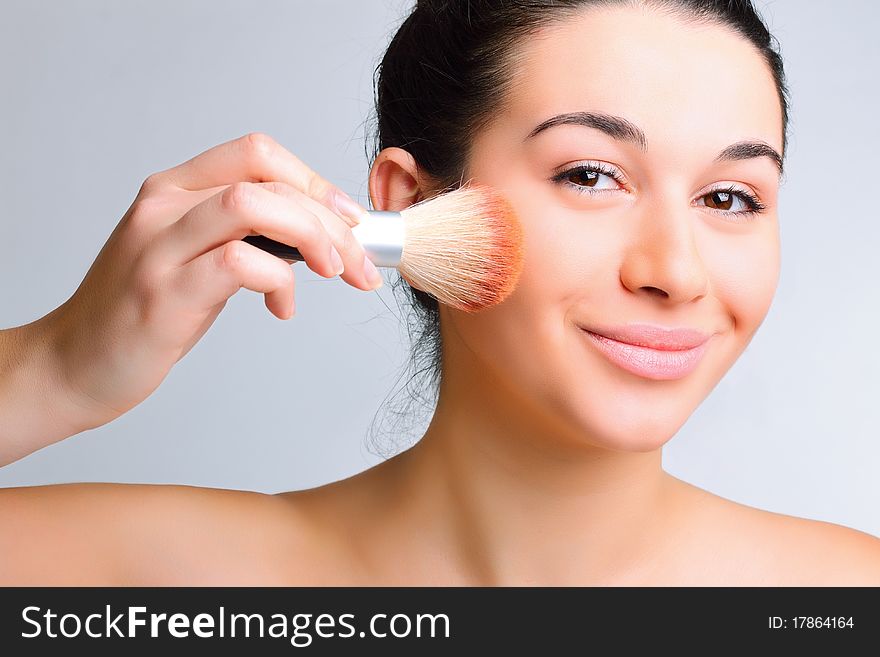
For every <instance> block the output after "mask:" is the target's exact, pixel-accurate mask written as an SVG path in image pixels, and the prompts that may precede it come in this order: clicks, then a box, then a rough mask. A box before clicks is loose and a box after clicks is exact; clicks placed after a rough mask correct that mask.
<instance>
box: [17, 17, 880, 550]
mask: <svg viewBox="0 0 880 657" xmlns="http://www.w3.org/2000/svg"><path fill="white" fill-rule="evenodd" d="M410 4H411V2H410V1H408V0H372V1H361V0H347V1H344V0H335V1H327V0H322V1H321V2H314V1H312V0H306V1H293V0H287V1H274V2H269V1H266V0H263V1H260V2H229V1H225V2H220V1H217V0H211V1H210V2H208V1H198V2H196V1H188V2H181V1H175V2H170V1H164V2H157V1H156V0H150V1H149V2H143V1H138V2H134V1H128V2H113V1H109V0H108V1H101V2H98V1H89V2H85V1H80V2H61V1H57V2H33V1H27V2H25V1H21V2H9V1H8V0H5V1H3V2H0V7H2V14H0V15H2V17H3V18H2V21H0V84H2V92H0V93H2V101H0V102H2V104H0V143H2V148H0V190H2V209H0V223H2V229H3V230H2V235H0V276H2V281H3V282H2V284H0V326H2V327H10V326H17V325H19V324H23V323H26V322H29V321H32V320H33V319H36V318H37V317H40V316H42V315H44V314H46V313H47V312H49V311H50V310H51V309H53V308H54V307H56V306H57V305H59V304H60V303H62V302H63V301H64V300H66V299H67V298H68V296H69V295H70V294H71V293H72V292H73V290H74V289H75V288H76V286H77V285H78V284H79V282H80V281H81V280H82V277H83V276H84V275H85V273H86V271H87V269H88V267H89V265H90V264H91V262H92V261H93V260H94V257H95V256H96V255H97V253H98V251H99V250H100V248H101V246H102V245H103V243H104V241H105V240H106V239H107V237H108V236H109V234H110V232H111V231H112V230H113V227H114V226H115V225H116V223H117V222H118V221H119V218H120V217H121V216H122V214H123V213H124V212H125V210H126V209H127V208H128V206H129V205H130V203H131V201H132V199H133V198H134V195H135V194H136V192H137V190H138V188H139V186H140V183H141V181H142V180H143V179H144V178H145V177H146V176H147V175H148V174H149V173H151V172H154V171H158V170H161V169H165V168H168V167H170V166H173V165H175V164H178V163H180V162H182V161H184V160H186V159H188V158H189V157H191V156H193V155H195V154H196V153H198V152H201V151H202V150H204V149H206V148H209V147H210V146H213V145H215V144H218V143H220V142H223V141H226V140H228V139H232V138H234V137H237V136H240V135H242V134H245V133H247V132H250V131H256V130H259V131H263V132H267V133H269V134H271V135H272V136H274V137H275V138H276V139H277V140H278V141H280V142H281V143H282V144H284V145H285V146H286V147H287V148H288V149H290V150H291V151H293V152H294V153H296V154H297V155H298V156H299V157H300V158H301V159H302V160H303V161H305V162H306V163H307V164H309V165H310V166H311V167H313V168H314V169H316V170H317V171H319V172H320V173H322V174H323V175H324V176H325V177H327V178H329V179H330V180H332V181H334V182H336V183H337V184H338V185H339V186H340V187H342V188H343V189H345V190H346V191H347V192H349V193H350V194H351V195H353V196H355V197H356V198H358V199H359V200H360V201H361V202H362V203H364V204H366V203H367V202H368V201H367V198H368V197H367V186H366V182H367V165H366V158H365V155H364V137H365V130H364V128H365V122H366V121H367V119H368V117H369V116H370V113H371V104H372V86H371V83H372V72H373V69H374V67H375V65H376V64H377V63H378V61H379V58H380V57H381V54H382V52H383V51H384V48H385V46H386V45H387V42H388V40H389V39H390V37H391V35H392V34H393V32H394V30H395V28H396V26H397V25H398V24H399V21H400V20H401V18H402V16H403V15H404V13H405V11H406V10H407V9H408V7H409V6H410ZM757 5H758V6H759V8H761V9H762V12H763V15H764V16H765V18H766V19H767V21H768V23H769V25H770V28H771V30H772V31H773V32H774V34H776V36H777V37H778V38H779V40H780V41H781V43H782V49H783V56H784V58H785V61H786V65H787V73H788V76H789V80H790V87H791V92H792V101H793V107H792V136H791V142H790V152H789V156H788V157H789V160H788V163H787V166H788V174H787V177H786V180H785V183H784V185H783V187H782V189H781V210H780V223H781V230H782V251H783V253H782V275H781V280H780V285H779V289H778V292H777V296H776V298H775V300H774V303H773V306H772V307H771V310H770V314H769V315H768V317H767V319H766V320H765V322H764V325H763V326H762V327H761V329H760V330H759V331H758V333H757V335H756V336H755V338H754V340H753V341H752V344H751V345H750V346H749V348H748V349H747V350H746V352H745V353H744V354H743V355H742V357H741V358H740V360H739V361H738V362H737V363H736V365H735V366H734V367H733V369H732V370H731V371H730V372H729V373H728V374H727V376H726V377H725V378H724V379H723V380H722V381H721V383H720V384H719V385H718V387H717V388H716V389H715V390H714V391H713V393H712V394H711V395H710V396H709V398H708V399H707V400H706V401H705V402H704V403H703V404H702V405H701V406H700V407H699V408H698V409H697V411H696V412H695V413H694V415H693V416H692V417H691V418H690V419H689V420H688V422H687V424H686V425H685V426H684V427H683V428H682V430H681V431H680V432H679V434H678V435H677V436H676V437H675V438H674V439H673V440H672V441H671V442H670V443H669V444H668V446H667V447H666V448H665V450H664V467H665V468H666V469H667V470H668V471H669V472H671V473H672V474H674V475H676V476H678V477H681V478H682V479H684V480H686V481H689V482H692V483H694V484H696V485H698V486H701V487H703V488H706V489H708V490H711V491H712V492H714V493H717V494H719V495H722V496H724V497H728V498H730V499H733V500H736V501H738V502H742V503H745V504H749V505H752V506H755V507H759V508H763V509H768V510H772V511H776V512H780V513H787V514H791V515H796V516H801V517H809V518H815V519H820V520H827V521H831V522H836V523H839V524H843V525H847V526H850V527H854V528H857V529H861V530H863V531H867V532H870V533H872V534H875V535H880V512H878V500H880V477H878V474H880V441H878V436H880V429H878V427H880V404H878V403H877V400H878V397H880V394H878V393H880V383H878V377H877V372H878V370H880V349H878V348H877V343H876V340H877V338H876V335H877V325H878V322H880V294H878V292H877V289H876V287H877V283H878V276H877V271H876V267H877V256H876V252H877V246H878V244H880V222H878V220H877V219H878V212H877V208H876V206H875V205H874V204H873V198H872V197H873V191H875V190H876V185H877V184H876V176H877V171H876V166H875V158H876V153H877V148H878V146H880V134H878V127H877V120H876V117H877V116H878V115H880V107H878V105H880V102H878V96H877V91H876V89H877V73H876V71H877V67H878V64H880V48H878V39H877V38H876V25H877V22H878V19H880V12H878V10H877V8H876V5H875V3H871V2H867V1H856V0H849V1H840V2H837V3H835V9H834V11H830V10H829V5H828V4H827V3H826V2H818V1H805V0H777V1H775V2H766V1H764V2H761V1H760V0H759V2H758V3H757ZM720 75H723V72H721V73H720ZM297 267H298V269H297V271H298V272H299V273H298V287H297V300H298V303H297V316H296V317H295V318H294V319H293V320H291V321H289V322H281V321H279V320H277V319H275V318H274V317H273V316H271V315H270V314H269V313H268V311H267V310H266V309H265V307H264V306H263V299H262V296H261V295H258V294H256V293H253V292H249V291H247V290H243V291H241V292H240V293H238V294H237V295H235V296H234V297H233V298H232V299H231V300H230V302H229V303H228V304H227V307H226V310H225V311H224V312H223V313H222V314H221V315H220V317H219V319H218V320H217V322H216V323H215V325H214V326H213V328H212V329H211V330H210V331H209V332H208V334H207V335H206V336H205V337H204V338H203V339H202V341H201V342H200V343H199V344H198V345H197V346H196V347H195V348H194V349H193V351H192V352H190V354H189V355H187V356H186V358H184V359H183V360H182V361H181V362H180V363H179V364H178V365H177V366H176V367H175V368H174V369H173V370H172V372H171V374H170V375H169V376H168V378H167V379H166V380H165V382H164V383H163V384H162V385H161V386H160V387H159V389H158V390H157V391H156V392H155V393H154V394H153V395H152V396H151V397H150V398H149V399H147V400H146V401H145V402H143V403H142V404H141V405H140V406H138V407H136V408H135V409H133V410H132V411H131V412H129V413H128V414H126V415H125V416H123V417H121V418H120V419H118V420H116V421H115V422H113V423H111V424H110V425H107V426H104V427H101V428H99V429H96V430H93V431H89V432H86V433H83V434H80V435H78V436H76V437H73V438H70V439H68V440H66V441H64V442H62V443H59V444H56V445H53V446H50V447H47V448H45V449H43V450H41V451H39V452H37V453H35V454H32V455H30V456H29V457H27V458H25V459H22V460H20V461H18V462H16V463H14V464H12V465H9V466H7V467H5V468H2V469H0V486H16V485H28V484H44V483H55V482H68V481H118V482H153V483H183V484H191V485H200V486H216V487H222V488H238V489H248V490H257V491H264V492H278V491H282V490H294V489H300V488H306V487H312V486H317V485H320V484H323V483H326V482H330V481H334V480H337V479H340V478H343V477H346V476H349V475H351V474H354V473H356V472H359V471H361V470H363V469H365V468H367V467H369V466H371V465H373V464H375V463H377V462H379V461H380V460H381V459H380V457H379V456H378V455H376V454H373V453H371V452H370V451H369V450H368V448H367V447H368V443H367V436H368V427H369V426H370V423H371V421H372V420H373V419H374V415H375V414H376V413H377V411H378V412H379V414H380V415H379V419H381V417H382V413H383V412H384V409H381V408H380V406H381V405H382V403H383V400H385V398H386V396H387V395H388V394H389V392H391V391H392V390H393V389H394V387H395V383H396V381H397V376H398V374H399V373H400V368H401V367H402V366H403V365H404V364H405V362H406V359H407V342H406V339H405V333H404V332H403V329H402V323H401V319H400V317H399V314H400V311H399V310H398V306H397V303H396V300H395V299H394V295H393V294H392V292H391V290H390V289H389V286H388V285H387V284H386V286H385V287H384V288H383V289H382V290H380V291H379V292H362V291H360V290H356V289H354V288H352V287H350V286H348V285H346V284H345V283H344V282H342V281H341V280H338V279H337V280H326V279H323V278H321V277H319V276H317V275H314V274H312V272H310V271H309V270H307V269H306V268H305V267H304V266H303V265H297ZM386 279H388V276H387V275H386ZM422 426H423V425H422ZM420 428H421V427H420V426H419V425H418V423H416V426H415V427H414V430H415V431H418V430H419V429H420ZM415 435H420V434H418V433H416V434H415ZM380 438H381V437H380Z"/></svg>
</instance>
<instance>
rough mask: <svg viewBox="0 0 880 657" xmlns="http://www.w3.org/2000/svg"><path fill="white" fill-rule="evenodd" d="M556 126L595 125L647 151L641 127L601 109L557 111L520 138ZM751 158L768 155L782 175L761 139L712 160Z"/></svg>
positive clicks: (778, 163)
mask: <svg viewBox="0 0 880 657" xmlns="http://www.w3.org/2000/svg"><path fill="white" fill-rule="evenodd" d="M557 125H580V126H585V127H587V128H595V129H596V130H601V131H602V132H604V133H605V134H606V135H608V136H609V137H612V138H613V139H617V140H618V141H624V142H628V143H631V144H634V145H635V146H636V147H638V149H639V150H641V151H643V152H647V150H648V138H647V137H646V136H645V133H644V131H643V130H642V129H641V128H639V127H638V126H637V125H635V124H634V123H632V122H630V121H628V120H627V119H625V118H623V117H621V116H614V115H612V114H604V113H602V112H569V113H567V114H557V115H556V116H553V117H551V118H549V119H547V120H546V121H543V122H542V123H540V124H539V125H537V126H536V127H535V129H534V130H532V131H531V132H530V133H529V134H528V135H526V138H525V139H524V140H523V141H528V140H529V139H531V138H532V137H534V136H535V135H537V134H539V133H541V132H543V131H544V130H547V129H548V128H552V127H554V126H557ZM753 157H769V158H770V159H771V160H772V161H773V162H774V163H775V164H776V168H777V170H778V171H779V175H780V176H781V175H782V172H783V165H782V156H781V155H780V154H779V152H778V151H777V150H776V149H775V148H773V147H772V146H770V145H769V144H767V143H766V142H763V141H755V140H746V141H739V142H736V143H735V144H731V145H730V146H727V147H726V148H724V150H722V151H721V152H720V153H719V154H718V155H717V156H716V157H715V162H725V161H730V160H747V159H750V158H753Z"/></svg>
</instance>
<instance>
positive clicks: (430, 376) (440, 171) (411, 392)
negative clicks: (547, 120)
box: [367, 0, 789, 453]
mask: <svg viewBox="0 0 880 657" xmlns="http://www.w3.org/2000/svg"><path fill="white" fill-rule="evenodd" d="M617 6H636V7H642V6H644V7H650V8H653V9H656V10H659V11H662V12H664V13H668V14H673V15H675V16H677V17H679V18H680V19H682V20H684V21H685V22H687V23H695V24H713V25H720V26H724V27H727V28H728V29H731V30H733V31H734V32H735V33H737V34H739V35H741V36H742V37H743V38H744V39H746V40H747V41H748V42H749V43H751V44H752V45H753V46H754V47H755V48H756V49H757V51H758V52H759V53H760V55H761V56H762V57H763V58H764V60H765V61H766V63H767V66H768V67H769V69H770V71H771V73H772V75H773V79H774V81H775V83H776V88H777V91H778V95H779V101H780V104H781V107H782V117H783V125H782V126H781V127H782V134H783V152H782V155H783V157H784V155H785V151H786V146H787V143H788V124H789V116H788V105H789V91H788V89H787V86H786V82H785V73H784V69H783V62H782V57H781V53H780V48H779V44H778V42H777V41H776V39H775V37H773V36H772V35H771V34H770V32H769V31H768V29H767V27H766V25H765V24H764V22H763V20H762V18H761V17H760V16H759V14H758V12H757V11H756V9H755V7H754V6H753V5H752V2H751V0H419V1H418V3H417V4H416V6H415V7H414V8H413V9H412V11H411V12H410V13H409V15H408V16H406V18H405V19H404V20H403V23H402V24H401V25H400V27H399V28H398V30H397V32H396V33H395V34H394V37H393V38H392V39H391V42H390V44H389V46H388V49H387V50H386V51H385V54H384V57H383V58H382V61H381V63H380V64H379V65H378V66H377V67H376V71H375V77H374V85H375V121H376V133H375V135H374V141H373V150H372V152H368V153H367V157H368V159H369V162H370V165H371V166H372V163H373V161H374V160H375V158H376V156H377V155H378V153H379V152H380V151H381V150H382V149H385V148H388V147H391V146H397V147H400V148H403V149H405V150H407V151H408V152H409V153H410V154H411V155H412V156H413V157H414V158H415V160H416V162H417V163H418V164H419V166H420V167H421V169H422V171H423V172H424V173H425V174H426V175H427V176H428V178H429V180H430V181H431V182H432V183H434V184H432V187H433V188H434V190H439V189H452V188H455V187H456V186H458V185H459V184H460V183H461V181H462V180H467V175H466V171H467V164H468V159H469V155H470V144H471V142H472V141H473V139H474V136H475V135H476V134H477V133H479V132H480V130H481V129H482V128H483V127H485V126H486V125H487V124H488V123H489V122H490V121H491V120H492V117H493V116H494V115H495V114H496V113H497V111H498V108H499V107H500V106H501V105H502V104H503V103H504V99H505V93H506V91H507V85H508V83H509V82H510V80H511V77H512V67H511V64H512V55H513V54H515V52H516V46H517V44H519V43H520V42H522V41H523V40H524V39H527V38H528V36H529V35H530V34H532V33H534V32H535V31H537V30H539V29H542V28H544V27H547V26H549V25H552V24H557V23H561V22H564V21H565V20H566V19H568V18H570V17H573V16H574V15H576V14H578V13H580V12H582V11H584V10H585V9H587V8H603V7H617ZM392 289H393V290H394V292H395V294H397V293H398V292H399V291H401V290H402V291H403V294H404V303H405V304H406V305H407V306H409V308H410V309H411V311H412V312H411V313H410V314H409V315H408V317H407V318H406V322H407V324H406V326H407V329H408V333H409V339H410V343H411V346H412V358H411V361H410V363H409V365H410V368H411V370H412V373H411V375H410V377H409V379H408V381H407V383H406V385H405V390H406V392H407V402H419V403H423V405H424V406H425V407H426V408H428V409H433V403H434V400H435V399H436V394H437V391H438V388H439V384H440V373H441V368H440V365H441V353H442V351H441V350H442V345H441V340H440V318H439V312H438V306H437V301H436V299H434V298H433V297H432V296H430V295H429V294H426V293H424V292H422V291H420V290H416V289H414V288H412V287H410V286H409V285H408V284H407V283H406V281H405V280H404V279H402V278H401V277H399V276H398V277H397V278H396V279H395V280H394V281H393V283H392ZM419 380H421V382H420V381H419ZM425 392H427V393H428V395H427V397H426V396H425ZM410 409H411V403H408V404H407V405H405V407H404V408H402V409H399V410H397V411H394V412H393V416H392V430H391V431H390V432H389V435H391V436H392V437H393V438H394V439H398V438H399V433H400V432H399V429H400V428H401V427H403V426H404V425H405V424H406V423H407V422H410V421H411V416H412V413H411V410H410ZM374 446H376V447H378V448H379V450H380V452H382V451H384V452H386V453H387V452H388V451H391V452H393V451H395V450H396V449H397V447H398V445H397V444H396V443H395V444H394V445H393V446H392V448H391V450H387V449H386V450H383V449H382V447H381V446H380V445H378V444H377V443H374Z"/></svg>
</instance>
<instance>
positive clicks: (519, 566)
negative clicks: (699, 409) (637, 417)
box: [404, 361, 671, 585]
mask: <svg viewBox="0 0 880 657" xmlns="http://www.w3.org/2000/svg"><path fill="white" fill-rule="evenodd" d="M471 362H472V361H471ZM476 370H481V368H479V367H475V368H471V367H469V366H465V367H454V366H452V364H451V363H444V370H443V374H444V377H443V381H442V384H441V389H440V395H439V399H438V404H437V409H436V411H435V413H434V416H433V419H432V421H431V424H430V426H429V427H428V429H427V431H426V433H425V435H424V436H423V438H422V439H421V440H420V442H419V443H417V444H416V445H415V446H414V447H413V448H411V449H410V450H408V452H407V453H406V454H405V459H404V462H406V463H407V464H408V467H407V468H406V470H407V471H408V473H409V477H412V479H410V482H409V485H408V486H407V490H409V491H411V492H412V491H419V493H416V494H415V496H414V497H413V498H412V499H411V504H413V505H414V506H418V507H419V514H420V515H421V516H422V517H423V518H424V517H430V518H432V523H441V524H444V525H447V526H446V530H448V531H444V532H443V535H448V536H449V537H450V540H453V541H454V542H455V544H456V545H459V546H463V547H462V548H460V549H459V550H457V551H456V552H457V553H459V554H460V555H461V556H460V558H461V559H462V560H464V561H465V562H466V563H462V564H459V567H460V569H461V570H462V571H465V572H468V573H471V574H472V576H473V577H474V578H475V579H477V580H479V581H480V582H482V583H488V584H502V585H504V584H514V585H515V584H528V583H531V582H535V583H559V584H566V583H568V584H570V583H572V582H584V583H587V582H601V581H605V580H608V579H609V578H610V577H615V578H616V579H620V578H624V579H625V578H626V577H627V576H628V575H630V574H632V575H633V576H634V572H633V570H632V567H633V564H637V563H638V562H639V561H640V560H641V559H642V557H643V556H644V555H646V554H647V553H649V552H650V551H651V550H652V549H653V547H654V546H653V541H652V539H654V538H656V536H657V532H658V529H659V524H660V522H661V521H662V520H663V519H664V518H665V516H666V515H667V512H666V511H665V507H664V505H665V504H666V499H667V498H668V496H666V495H665V491H667V490H668V488H669V480H670V479H671V477H669V475H667V474H666V473H665V472H664V471H663V470H662V467H661V451H660V449H657V450H654V451H650V452H623V451H615V450H609V449H603V448H601V447H597V446H596V445H594V444H593V443H591V441H590V437H589V436H587V435H578V434H577V432H575V431H572V430H571V429H570V428H568V427H564V426H560V424H559V422H558V420H557V419H556V418H554V417H553V416H550V415H549V414H547V413H546V411H544V412H543V413H542V411H541V409H538V408H536V407H535V406H534V404H533V403H531V402H529V400H526V399H523V398H516V397H515V393H514V392H513V391H512V390H511V389H510V388H509V387H507V386H505V385H504V383H503V382H500V381H497V380H491V381H490V380H487V376H490V375H487V374H486V370H485V369H482V370H481V373H478V372H477V371H476ZM425 514H427V515H425Z"/></svg>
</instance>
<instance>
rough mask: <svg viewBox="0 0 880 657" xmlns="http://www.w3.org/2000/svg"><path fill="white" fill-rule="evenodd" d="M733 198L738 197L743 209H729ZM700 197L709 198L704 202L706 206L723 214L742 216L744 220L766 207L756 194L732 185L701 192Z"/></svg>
mask: <svg viewBox="0 0 880 657" xmlns="http://www.w3.org/2000/svg"><path fill="white" fill-rule="evenodd" d="M735 198H736V199H739V202H740V203H742V204H743V205H745V208H746V209H745V210H733V211H731V210H730V209H729V208H730V206H731V205H733V200H734V199H735ZM700 199H709V200H708V201H707V203H706V207H708V208H710V209H712V210H717V211H718V212H721V213H723V214H729V215H736V216H739V217H742V218H743V220H745V221H748V220H749V219H751V218H753V217H754V216H755V215H758V214H760V213H761V212H763V211H764V210H766V209H767V206H766V205H764V204H763V203H762V202H761V199H759V198H758V197H757V196H755V195H754V194H752V193H751V192H749V191H746V190H744V189H739V188H737V187H733V186H732V185H728V186H727V187H722V188H719V189H713V190H711V191H708V192H706V193H705V194H703V195H702V196H701V197H700Z"/></svg>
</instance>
